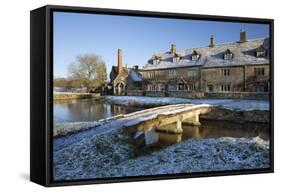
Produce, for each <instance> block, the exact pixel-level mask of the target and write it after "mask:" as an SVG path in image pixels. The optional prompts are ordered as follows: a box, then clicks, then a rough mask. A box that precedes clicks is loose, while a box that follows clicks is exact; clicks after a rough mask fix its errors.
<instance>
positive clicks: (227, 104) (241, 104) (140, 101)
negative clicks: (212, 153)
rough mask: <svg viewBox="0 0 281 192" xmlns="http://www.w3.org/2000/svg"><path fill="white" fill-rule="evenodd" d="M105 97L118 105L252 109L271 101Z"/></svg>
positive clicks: (267, 108)
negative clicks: (181, 105)
mask: <svg viewBox="0 0 281 192" xmlns="http://www.w3.org/2000/svg"><path fill="white" fill-rule="evenodd" d="M103 99H105V100H107V101H109V102H112V103H114V104H117V105H138V106H151V105H152V106H157V105H168V104H180V103H192V104H210V105H213V106H218V107H223V108H226V109H231V110H239V111H251V110H269V109H270V104H269V101H264V100H238V99H237V100H235V99H184V98H173V97H144V96H104V97H103Z"/></svg>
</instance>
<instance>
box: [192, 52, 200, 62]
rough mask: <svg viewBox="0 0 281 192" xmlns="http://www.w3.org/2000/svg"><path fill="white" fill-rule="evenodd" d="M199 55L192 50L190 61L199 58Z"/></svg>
mask: <svg viewBox="0 0 281 192" xmlns="http://www.w3.org/2000/svg"><path fill="white" fill-rule="evenodd" d="M199 57H200V55H199V54H198V52H197V51H195V50H194V51H193V53H192V55H191V60H192V61H197V60H198V59H199Z"/></svg>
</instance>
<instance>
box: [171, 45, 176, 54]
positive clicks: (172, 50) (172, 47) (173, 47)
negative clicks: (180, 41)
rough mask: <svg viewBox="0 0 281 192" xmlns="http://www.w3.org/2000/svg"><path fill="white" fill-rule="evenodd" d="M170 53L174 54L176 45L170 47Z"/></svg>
mask: <svg viewBox="0 0 281 192" xmlns="http://www.w3.org/2000/svg"><path fill="white" fill-rule="evenodd" d="M171 53H172V54H175V53H176V44H172V45H171Z"/></svg>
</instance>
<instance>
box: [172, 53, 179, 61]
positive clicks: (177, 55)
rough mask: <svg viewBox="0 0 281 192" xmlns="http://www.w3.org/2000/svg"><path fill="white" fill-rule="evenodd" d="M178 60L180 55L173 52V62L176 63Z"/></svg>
mask: <svg viewBox="0 0 281 192" xmlns="http://www.w3.org/2000/svg"><path fill="white" fill-rule="evenodd" d="M179 61H180V55H179V54H177V53H175V54H174V56H173V63H178V62H179Z"/></svg>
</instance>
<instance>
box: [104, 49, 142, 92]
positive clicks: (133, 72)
mask: <svg viewBox="0 0 281 192" xmlns="http://www.w3.org/2000/svg"><path fill="white" fill-rule="evenodd" d="M110 81H111V86H112V89H113V94H114V95H142V75H141V73H140V72H139V69H138V66H135V67H133V68H128V67H124V66H123V63H122V50H121V49H118V64H117V66H112V69H111V72H110Z"/></svg>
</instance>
